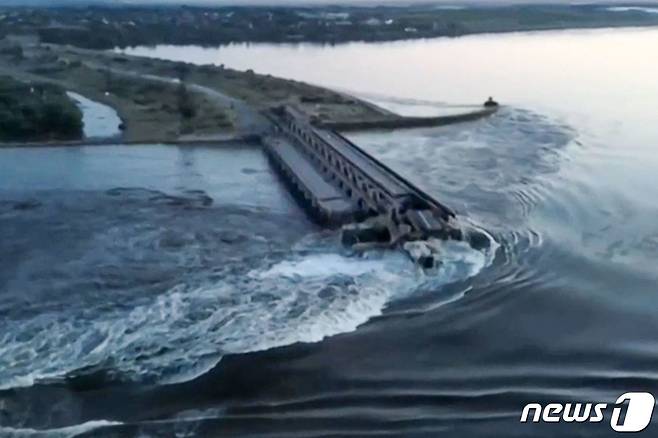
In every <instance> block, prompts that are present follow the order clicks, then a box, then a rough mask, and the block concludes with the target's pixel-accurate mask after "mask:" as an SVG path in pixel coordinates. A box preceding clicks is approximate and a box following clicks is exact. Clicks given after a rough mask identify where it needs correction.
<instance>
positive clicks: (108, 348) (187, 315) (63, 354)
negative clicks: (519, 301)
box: [0, 242, 495, 388]
mask: <svg viewBox="0 0 658 438" xmlns="http://www.w3.org/2000/svg"><path fill="white" fill-rule="evenodd" d="M439 246H440V248H441V257H442V260H443V263H442V265H441V267H440V268H439V269H438V270H437V272H435V273H432V274H431V275H427V274H425V273H423V272H422V271H421V270H419V269H418V267H417V266H416V265H414V264H413V263H412V262H411V260H410V259H409V258H408V257H407V256H406V255H405V254H403V253H401V252H395V251H377V252H372V253H369V254H366V255H364V256H346V255H341V254H339V253H326V252H312V253H308V254H305V253H303V252H302V253H300V254H295V253H293V254H291V255H290V257H288V258H286V259H284V260H282V261H279V262H276V263H274V264H271V265H266V266H263V267H258V268H255V269H253V270H252V271H250V272H249V273H248V274H247V275H246V276H244V277H236V278H226V279H225V280H220V281H217V282H214V283H208V284H205V285H201V286H199V287H194V288H192V287H189V286H187V285H185V284H180V285H178V286H175V287H173V288H172V289H170V290H169V291H168V292H166V293H164V294H162V295H160V296H158V297H157V298H156V299H155V300H154V301H152V302H150V303H147V304H144V305H139V306H135V307H134V308H131V309H130V310H129V311H127V312H126V311H125V310H114V311H110V312H104V313H102V314H99V315H97V316H96V317H94V318H93V319H92V320H91V321H85V320H80V319H79V317H75V316H70V317H63V316H60V317H59V318H55V319H53V317H52V316H51V315H48V314H44V315H40V316H37V317H35V318H33V319H31V320H29V321H22V322H21V323H20V325H18V324H16V325H15V326H12V324H9V325H8V327H7V330H6V332H5V333H4V335H3V336H2V338H0V346H1V347H0V360H2V362H3V363H7V364H10V365H11V367H10V369H9V370H7V369H6V370H5V374H6V375H5V378H4V379H3V380H4V381H3V382H2V384H1V386H0V387H2V388H10V387H17V386H30V385H33V384H34V383H35V382H36V381H39V380H43V379H52V378H58V377H62V376H64V375H67V374H68V373H71V372H74V371H75V370H78V369H80V368H83V367H90V366H99V365H101V364H103V367H107V368H110V369H113V370H115V372H117V373H119V374H120V375H121V376H122V378H124V379H126V378H127V379H129V380H149V381H158V382H161V383H162V382H164V383H174V382H181V381H186V380H190V379H192V378H194V377H196V376H199V375H201V374H203V373H205V372H206V371H208V370H209V369H210V368H212V367H213V366H215V365H216V364H217V362H218V361H219V360H221V357H222V356H223V355H224V354H228V353H245V352H251V351H258V350H266V349H270V348H274V347H279V346H284V345H289V344H293V343H296V342H319V341H321V340H322V339H324V338H326V337H328V336H332V335H336V334H339V333H346V332H350V331H353V330H355V329H356V328H357V327H358V326H360V325H361V324H364V323H365V322H367V321H368V320H369V319H371V318H373V317H375V316H378V315H381V314H382V312H383V311H384V310H385V308H386V307H387V305H388V304H389V303H391V302H393V301H395V300H397V299H402V298H406V297H409V296H411V295H413V293H414V292H415V290H416V289H417V288H418V286H419V285H421V284H423V285H427V284H428V283H429V284H431V285H433V286H434V287H436V288H437V289H438V286H440V285H442V284H446V283H450V282H454V281H457V280H462V279H466V278H468V277H471V276H473V275H476V274H477V273H478V272H479V271H480V270H481V269H483V268H484V267H485V266H486V265H488V264H489V263H491V261H492V259H493V256H494V252H495V247H492V249H491V250H490V251H488V252H486V253H483V252H478V251H475V250H473V249H471V248H470V247H469V246H468V244H466V243H463V242H441V243H439ZM36 333H41V334H42V335H40V336H34V334H36ZM26 359H29V360H26ZM7 374H8V375H7Z"/></svg>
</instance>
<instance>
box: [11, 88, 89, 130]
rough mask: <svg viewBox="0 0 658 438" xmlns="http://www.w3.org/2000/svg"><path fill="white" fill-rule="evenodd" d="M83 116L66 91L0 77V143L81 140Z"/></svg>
mask: <svg viewBox="0 0 658 438" xmlns="http://www.w3.org/2000/svg"><path fill="white" fill-rule="evenodd" d="M82 126H83V125H82V113H81V111H80V109H79V108H78V107H77V106H76V104H75V103H74V102H73V101H72V100H71V99H70V98H69V97H68V96H67V95H66V93H65V92H64V90H62V89H61V88H59V87H56V86H53V85H43V84H34V85H32V84H23V83H21V82H18V81H15V80H13V79H11V78H8V77H0V141H22V140H44V139H61V140H72V139H77V138H80V137H81V136H82Z"/></svg>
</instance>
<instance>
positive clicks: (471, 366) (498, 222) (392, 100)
mask: <svg viewBox="0 0 658 438" xmlns="http://www.w3.org/2000/svg"><path fill="white" fill-rule="evenodd" d="M656 47H658V31H657V30H637V29H633V30H630V29H617V30H597V31H565V32H544V33H532V34H527V33H526V34H509V35H482V36H472V37H466V38H460V39H440V40H431V41H413V42H399V43H384V44H349V45H345V46H336V47H318V46H308V45H302V46H272V45H249V46H247V45H244V46H230V47H225V48H219V49H202V48H189V47H188V48H172V47H159V48H155V49H147V48H137V49H135V50H134V52H135V53H140V54H148V55H151V56H160V57H167V58H171V59H185V60H187V61H190V62H203V63H208V62H216V63H224V64H226V65H227V66H230V67H235V68H241V69H246V68H253V69H254V70H256V71H258V72H262V73H272V74H277V75H279V76H284V77H290V78H296V79H304V80H308V81H311V82H315V83H319V84H324V85H328V86H334V87H337V88H340V89H346V90H352V91H353V92H355V93H357V94H359V95H362V96H367V97H368V98H370V99H373V100H375V101H377V102H382V103H383V104H386V105H390V107H391V108H395V109H397V110H403V111H410V112H412V113H419V112H432V111H435V110H436V111H444V110H445V108H446V107H447V105H463V104H471V103H475V102H480V101H483V100H484V99H485V98H486V97H487V96H489V95H493V96H494V97H496V98H497V99H498V100H499V101H501V102H502V103H504V104H505V106H504V107H503V108H501V110H500V111H499V112H498V113H497V114H496V115H494V116H492V117H490V118H488V119H485V120H480V121H476V122H470V123H465V124H461V125H454V126H447V127H441V128H437V129H422V130H411V131H396V132H378V133H361V134H353V135H351V137H352V139H353V140H355V141H356V142H357V143H358V144H359V145H361V146H363V147H364V148H366V149H368V150H369V151H371V152H372V153H373V154H375V155H376V156H378V157H379V158H381V159H382V160H384V161H385V162H386V163H387V164H389V165H390V166H392V167H393V168H395V169H396V170H398V171H399V172H401V173H402V174H404V175H405V176H407V177H409V178H410V179H412V180H414V181H415V182H416V183H417V184H419V185H420V186H421V187H422V188H423V189H425V190H427V191H428V192H430V193H431V194H433V195H434V196H436V197H437V198H438V199H440V200H441V201H443V202H445V203H447V204H448V205H450V206H452V207H453V208H455V209H456V210H457V211H458V214H459V216H460V219H461V220H462V221H465V222H471V223H474V224H476V225H477V226H479V227H482V228H484V229H485V230H487V231H488V232H489V233H490V234H491V235H492V236H493V238H494V239H495V240H496V242H497V245H495V246H494V251H493V252H487V251H477V250H474V249H471V248H469V247H466V246H464V245H462V244H458V243H454V242H453V243H448V244H446V245H445V246H444V248H443V249H442V252H443V254H444V264H443V266H442V267H441V269H440V270H439V272H438V273H435V274H433V275H426V274H423V273H421V272H418V270H417V269H415V267H414V266H412V265H411V263H410V262H409V261H408V260H407V259H406V258H405V257H404V256H403V255H402V254H397V253H395V252H373V253H369V254H367V255H366V256H365V257H358V256H356V255H354V254H350V253H349V252H347V251H346V250H344V249H343V248H341V247H340V245H338V242H337V235H336V233H334V232H322V231H320V230H318V229H317V228H316V227H314V226H313V225H312V224H311V223H309V222H308V220H307V219H306V218H305V217H304V215H303V214H302V213H301V212H300V210H299V209H298V208H297V207H296V205H295V204H294V203H293V202H292V201H291V199H290V198H289V196H288V194H287V193H286V191H285V190H284V188H283V187H282V186H281V185H280V184H279V182H278V180H277V179H276V177H275V176H274V175H273V174H272V173H271V171H270V170H269V167H268V165H267V162H266V160H265V159H264V157H263V156H262V154H261V153H260V151H259V150H258V149H253V148H246V147H245V146H244V145H236V147H235V148H198V147H195V148H186V147H180V148H178V147H165V146H142V147H126V146H112V147H102V148H74V149H52V148H38V149H30V150H19V149H6V150H0V182H1V184H0V199H2V203H0V237H1V239H0V242H2V243H1V244H2V252H1V253H0V254H2V257H3V261H2V264H1V265H0V312H1V313H2V315H3V318H2V319H1V320H0V365H1V366H0V388H2V389H0V427H2V428H1V429H0V435H1V434H3V433H4V434H5V435H9V436H12V435H14V436H30V435H35V434H39V433H40V434H41V435H44V436H73V435H76V434H81V433H82V434H85V436H94V437H95V436H112V437H115V436H116V437H123V436H129V437H132V436H134V437H138V436H139V437H143V436H148V437H160V436H162V437H168V436H173V435H175V436H268V437H293V436H299V437H326V436H404V437H421V436H423V437H425V436H427V437H439V436H441V437H442V436H446V437H448V436H449V437H455V436H459V437H491V436H505V437H528V436H531V437H555V436H579V437H601V436H615V435H616V433H615V432H613V431H612V429H611V427H610V418H611V410H612V406H613V405H614V403H615V400H616V399H617V397H618V396H620V395H621V394H623V393H625V392H630V391H648V392H652V393H654V395H655V394H658V376H657V375H656V369H657V368H658V336H657V333H658V318H656V312H657V311H658V296H657V294H658V269H657V267H656V266H657V263H656V262H657V260H658V221H656V217H658V179H657V177H656V175H658V158H657V155H656V149H655V148H656V147H657V146H656V145H658V123H656V121H657V119H658V109H657V108H656V102H658V82H657V81H655V80H654V78H655V77H656V74H658V57H655V56H652V54H653V53H654V52H655V48H656ZM531 402H537V403H542V404H547V403H551V402H561V403H567V402H571V403H578V402H582V403H585V402H594V403H607V404H608V405H609V409H608V410H606V411H605V419H604V421H602V422H600V423H591V422H584V423H551V424H535V423H526V424H522V423H520V422H519V418H520V415H521V411H522V409H523V406H524V405H525V404H527V403H531ZM655 418H656V417H655V416H654V422H653V423H652V424H650V425H649V427H648V429H647V430H646V432H645V434H646V435H647V436H653V434H655V432H656V430H658V425H656V424H655V423H656V421H658V420H655ZM39 431H41V432H39Z"/></svg>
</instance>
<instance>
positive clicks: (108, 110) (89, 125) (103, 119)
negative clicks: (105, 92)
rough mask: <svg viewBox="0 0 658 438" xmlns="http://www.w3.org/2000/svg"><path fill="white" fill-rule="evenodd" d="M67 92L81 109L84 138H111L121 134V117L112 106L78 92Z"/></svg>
mask: <svg viewBox="0 0 658 438" xmlns="http://www.w3.org/2000/svg"><path fill="white" fill-rule="evenodd" d="M67 94H68V95H69V97H71V98H72V99H73V100H75V102H76V104H77V105H78V107H79V108H80V110H81V111H82V125H83V127H82V130H83V134H84V136H85V138H89V139H99V138H113V137H119V135H121V129H120V125H121V119H120V118H119V114H117V112H116V111H115V110H114V108H112V107H110V106H107V105H104V104H102V103H100V102H96V101H94V100H91V99H88V98H86V97H85V96H82V95H80V94H78V93H73V92H71V91H69V92H67Z"/></svg>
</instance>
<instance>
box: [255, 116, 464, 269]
mask: <svg viewBox="0 0 658 438" xmlns="http://www.w3.org/2000/svg"><path fill="white" fill-rule="evenodd" d="M268 117H269V118H270V119H271V121H272V122H273V125H274V129H273V132H272V133H271V134H269V135H267V136H265V137H264V138H263V143H264V147H265V151H266V153H267V155H268V157H269V158H270V160H271V162H272V163H273V165H274V167H275V168H276V169H277V170H278V171H279V173H280V175H281V176H282V177H283V179H284V181H285V183H286V184H287V185H288V187H289V188H290V189H291V191H292V193H293V194H294V195H295V197H296V198H297V200H298V201H299V202H300V203H301V204H302V206H303V207H304V208H305V209H306V210H307V211H308V212H309V213H310V214H311V216H312V217H313V218H315V219H316V220H317V221H318V222H319V223H321V224H323V225H324V226H328V227H333V228H338V227H341V226H342V240H343V242H344V243H345V244H348V245H351V246H353V247H357V248H359V247H370V246H373V245H378V246H395V245H398V244H400V245H404V244H405V243H407V242H415V241H425V240H428V239H431V238H437V239H451V238H452V239H460V238H461V237H462V235H461V230H460V228H459V226H458V224H457V222H456V220H455V214H454V212H453V211H452V210H451V209H450V208H448V207H446V206H445V205H443V204H441V203H440V202H439V201H437V200H435V199H434V198H432V197H431V196H430V195H428V194H427V193H425V192H423V191H422V190H421V189H419V188H418V187H416V186H414V185H413V184H412V183H410V182H409V181H407V180H406V179H405V178H403V177H402V176H400V175H399V174H397V173H396V172H394V171H393V170H392V169H390V168H389V167H388V166H386V165H384V164H383V163H381V162H380V161H378V160H377V159H375V158H374V157H373V156H371V155H370V154H368V153H367V152H365V151H364V150H362V149H361V148H359V147H358V146H357V145H355V144H354V143H352V142H351V141H349V140H348V139H347V138H345V137H343V136H342V135H341V134H339V133H338V132H336V131H334V130H331V129H328V128H326V127H318V126H315V125H313V124H312V123H311V121H310V119H309V118H308V117H307V116H306V115H305V114H304V113H302V112H301V111H298V110H297V109H295V108H293V107H290V106H285V107H279V108H276V109H273V110H270V111H269V112H268ZM427 252H428V251H421V253H427ZM430 252H431V251H430ZM412 257H414V258H416V259H419V260H420V261H421V262H422V264H424V265H425V264H429V263H431V262H433V259H432V258H431V256H430V255H429V254H425V255H423V254H419V255H418V256H412Z"/></svg>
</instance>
